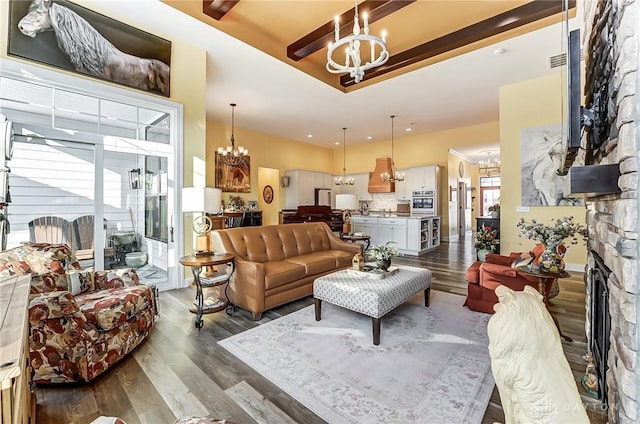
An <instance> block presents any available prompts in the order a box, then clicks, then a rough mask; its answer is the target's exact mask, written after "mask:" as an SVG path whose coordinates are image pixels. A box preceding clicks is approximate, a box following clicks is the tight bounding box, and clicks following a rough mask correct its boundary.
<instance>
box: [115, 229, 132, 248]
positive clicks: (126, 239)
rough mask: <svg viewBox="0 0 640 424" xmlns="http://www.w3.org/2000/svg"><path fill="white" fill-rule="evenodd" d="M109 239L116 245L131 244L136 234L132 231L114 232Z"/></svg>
mask: <svg viewBox="0 0 640 424" xmlns="http://www.w3.org/2000/svg"><path fill="white" fill-rule="evenodd" d="M111 237H112V238H113V240H114V241H115V242H116V244H118V245H123V244H130V243H133V240H134V239H135V237H136V234H135V233H134V232H133V231H116V232H114V233H113V234H111Z"/></svg>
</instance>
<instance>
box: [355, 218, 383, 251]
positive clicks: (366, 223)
mask: <svg viewBox="0 0 640 424" xmlns="http://www.w3.org/2000/svg"><path fill="white" fill-rule="evenodd" d="M351 223H352V225H353V232H354V233H363V234H367V235H370V236H371V239H370V240H369V242H370V246H374V245H376V244H379V243H378V218H370V217H367V216H354V217H352V219H351Z"/></svg>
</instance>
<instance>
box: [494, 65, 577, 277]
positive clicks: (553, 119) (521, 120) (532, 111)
mask: <svg viewBox="0 0 640 424" xmlns="http://www.w3.org/2000/svg"><path fill="white" fill-rule="evenodd" d="M561 93H562V78H561V74H560V73H558V74H557V75H554V76H550V77H545V78H539V79H535V80H531V81H526V82H523V83H518V84H513V85H508V86H504V87H501V88H500V156H501V159H502V161H501V162H502V163H501V172H502V187H501V210H500V217H501V220H500V243H501V246H500V249H501V252H502V253H508V252H519V251H523V250H527V249H529V248H530V247H533V245H534V244H535V242H534V241H531V240H527V239H524V238H520V237H518V229H517V227H516V223H517V222H518V220H520V218H524V219H525V220H527V221H530V220H531V219H535V220H536V221H539V222H543V223H548V224H550V223H551V220H552V219H556V218H562V217H563V216H574V218H575V220H576V221H577V222H580V223H582V224H584V219H585V214H586V209H585V207H584V206H531V207H530V212H529V213H519V212H516V207H517V206H519V205H520V200H521V198H522V188H521V167H520V164H521V159H520V158H521V151H520V133H521V131H522V130H523V129H525V128H533V127H539V126H543V125H554V124H559V123H560V122H561V121H562V104H561V103H562V102H561ZM531 148H535V146H531ZM586 258H587V251H586V248H585V247H584V246H582V244H578V245H576V246H572V247H571V250H570V253H569V254H568V255H567V256H566V258H565V261H566V262H567V264H571V265H579V266H583V265H584V264H585V263H586Z"/></svg>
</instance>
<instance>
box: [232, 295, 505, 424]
mask: <svg viewBox="0 0 640 424" xmlns="http://www.w3.org/2000/svg"><path fill="white" fill-rule="evenodd" d="M463 302H464V298H463V297H462V296H458V295H454V294H449V293H443V292H437V291H433V290H432V291H431V306H429V307H425V306H424V303H423V299H422V296H416V297H414V298H413V299H412V300H410V301H409V302H407V303H405V304H404V305H402V306H400V307H398V308H397V309H396V310H395V311H393V312H391V313H390V314H388V315H387V316H385V317H384V318H383V319H382V329H381V340H380V345H379V346H374V345H373V342H372V330H371V318H369V317H366V316H364V315H361V314H358V313H355V312H352V311H349V310H347V309H344V308H340V307H338V306H334V305H331V304H329V303H327V302H323V304H322V320H321V321H315V316H314V309H313V306H309V307H306V308H304V309H301V310H299V311H296V312H294V313H291V314H289V315H286V316H283V317H281V318H278V319H276V320H274V321H270V322H267V323H265V324H262V325H259V326H258V327H255V328H252V329H250V330H247V331H245V332H243V333H240V334H237V335H235V336H232V337H229V338H227V339H225V340H222V341H221V342H220V345H221V346H223V347H224V348H226V349H227V350H229V351H230V352H231V353H233V354H234V355H235V356H237V357H238V358H240V359H241V360H242V361H244V362H245V363H246V364H248V365H249V366H250V367H252V368H253V369H255V370H256V371H258V372H259V373H260V374H262V375H263V376H265V377H266V378H267V379H269V380H270V381H272V382H273V383H274V384H276V385H277V386H279V387H280V388H281V389H282V390H284V391H285V392H287V393H288V394H289V395H291V396H292V397H294V398H295V399H297V400H298V401H299V402H300V403H302V404H303V405H304V406H306V407H307V408H308V409H310V410H311V411H313V412H314V413H315V414H317V415H318V416H320V417H321V418H322V419H324V420H325V421H327V422H329V423H335V424H343V423H374V422H381V423H382V422H383V423H429V424H437V423H480V422H481V421H482V418H483V415H484V412H485V410H486V408H487V405H488V403H489V398H490V396H491V392H492V390H493V387H494V381H493V376H492V375H491V364H490V358H489V351H488V348H487V346H488V344H489V340H488V337H487V331H486V328H487V322H488V320H489V317H490V315H487V314H482V313H478V312H473V311H470V310H468V309H467V308H465V307H463V306H462V304H463Z"/></svg>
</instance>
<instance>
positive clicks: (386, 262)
mask: <svg viewBox="0 0 640 424" xmlns="http://www.w3.org/2000/svg"><path fill="white" fill-rule="evenodd" d="M393 243H394V242H392V241H389V242H387V244H379V245H375V246H373V247H372V248H371V249H369V251H368V252H367V253H368V255H369V256H370V257H372V258H373V259H375V261H376V265H377V266H378V268H380V269H381V270H382V271H387V270H388V269H389V267H390V266H391V259H392V258H393V257H395V256H398V249H396V247H395V246H394V245H393Z"/></svg>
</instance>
